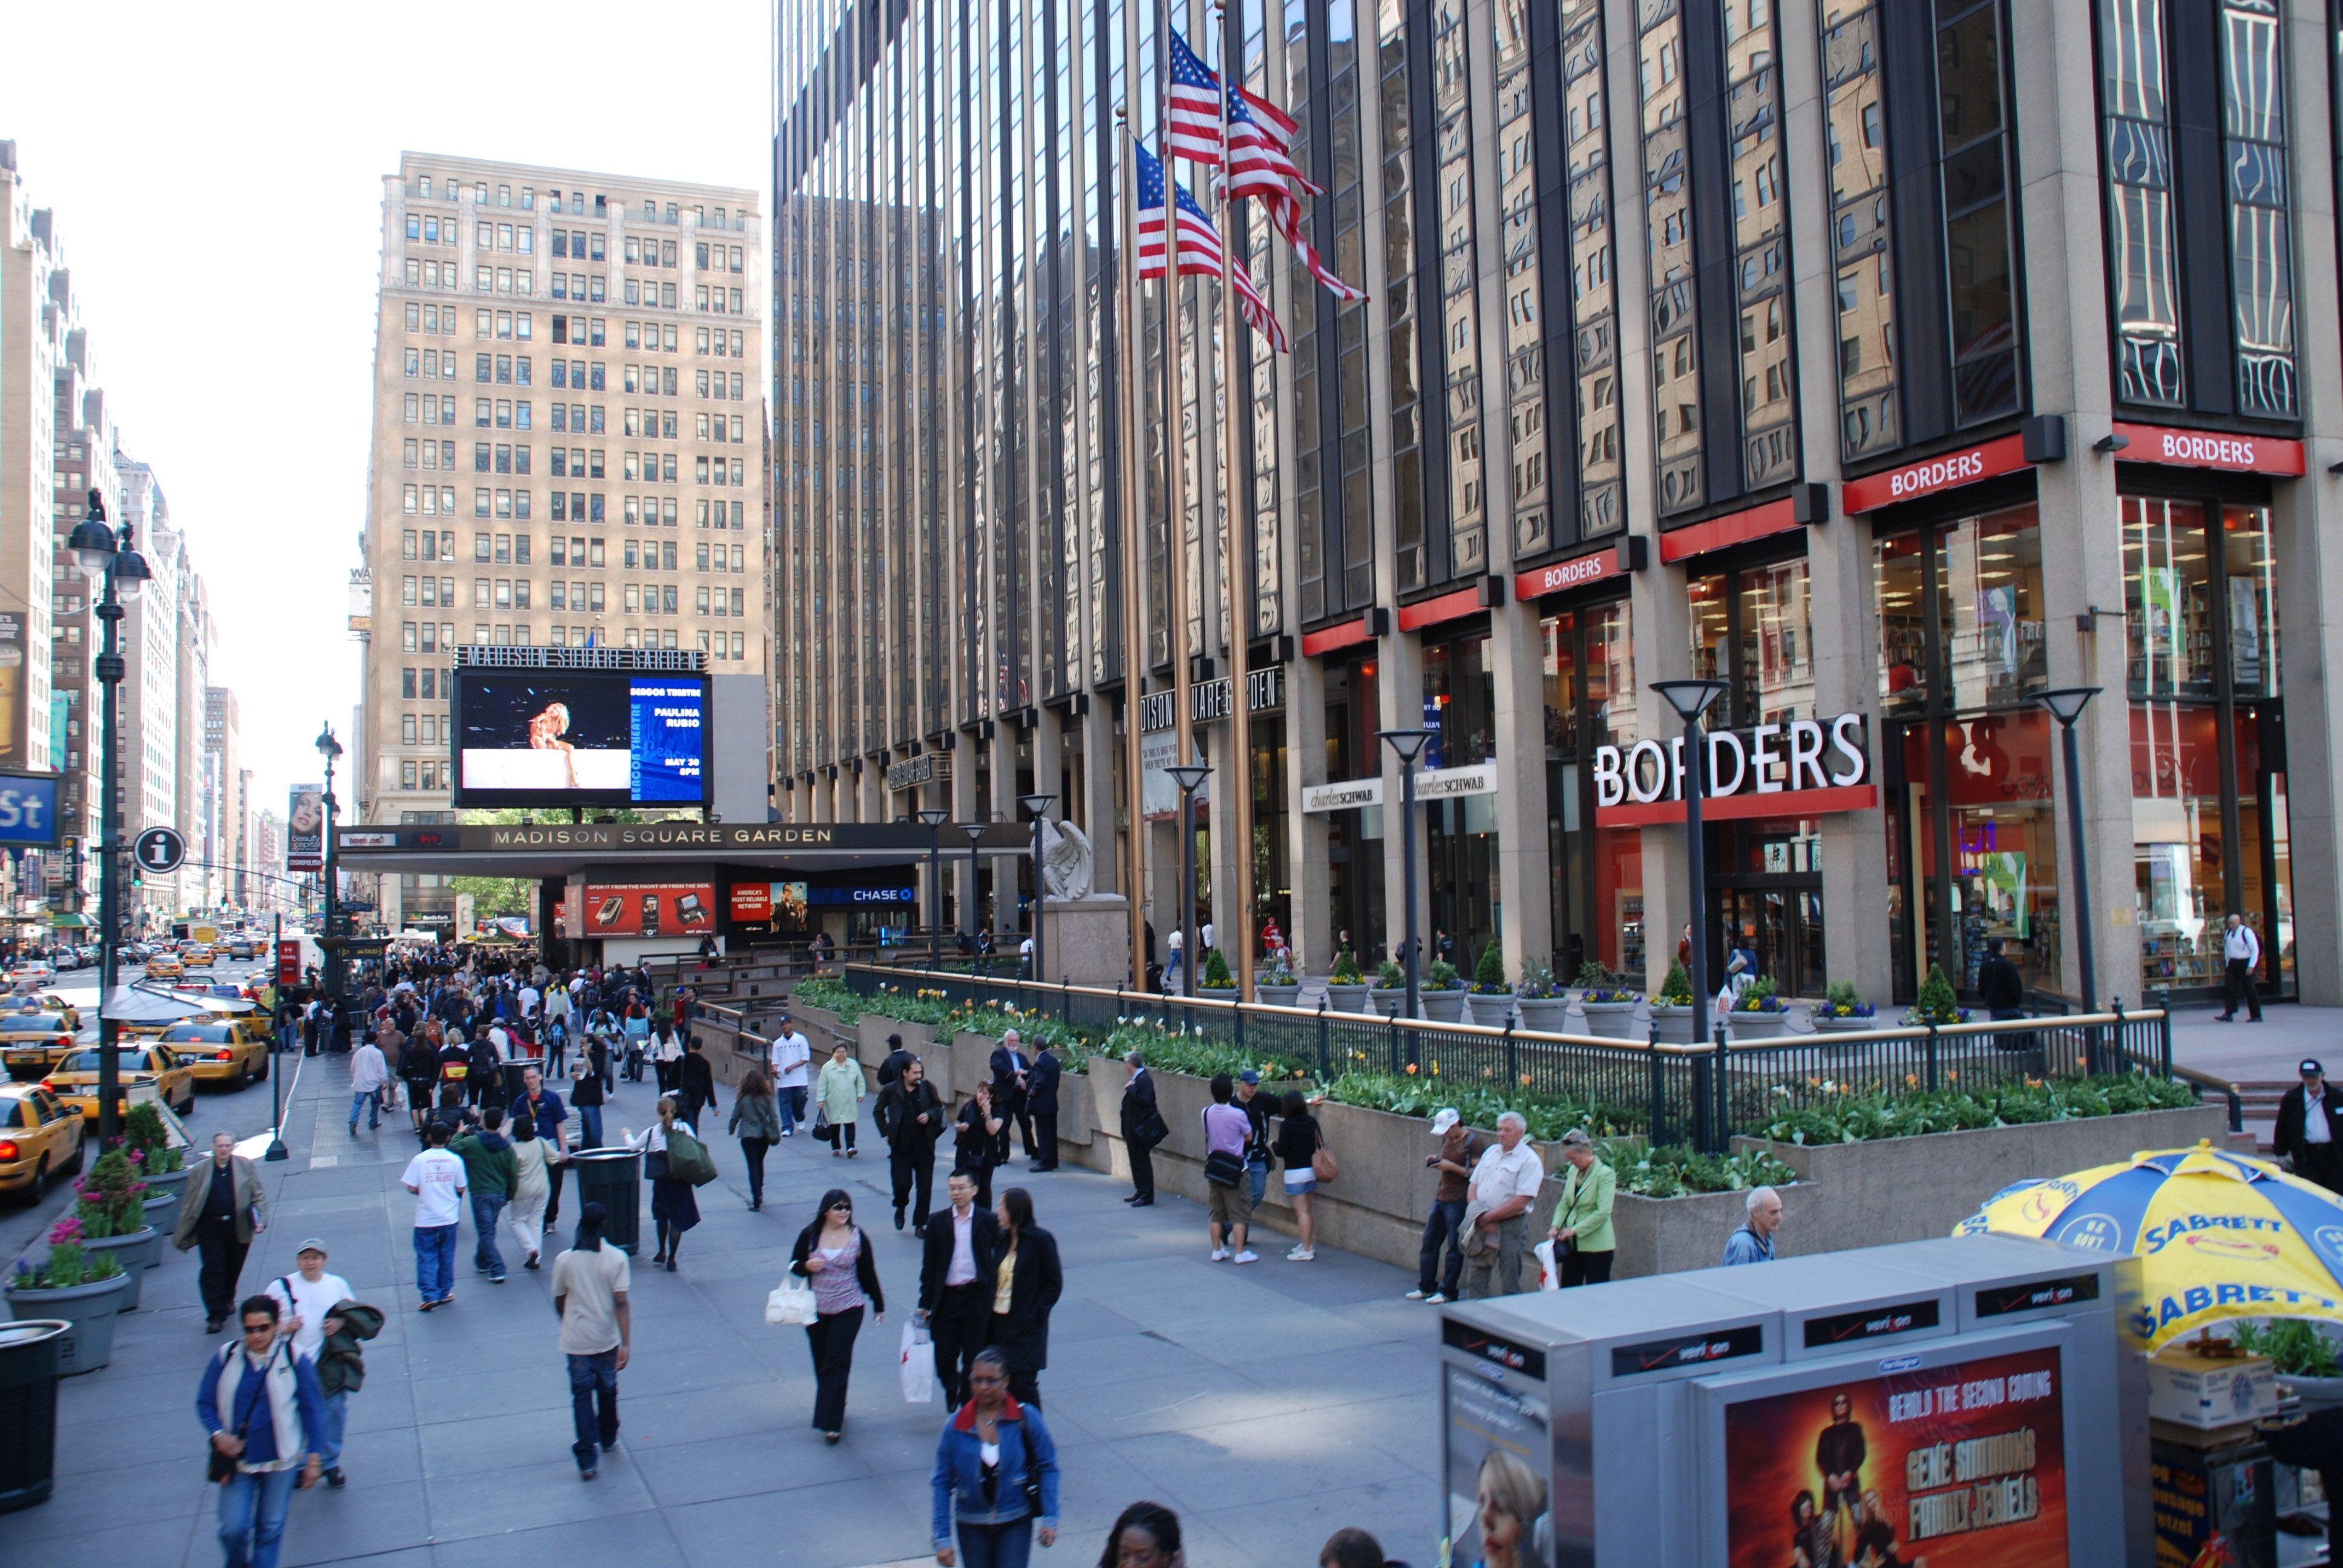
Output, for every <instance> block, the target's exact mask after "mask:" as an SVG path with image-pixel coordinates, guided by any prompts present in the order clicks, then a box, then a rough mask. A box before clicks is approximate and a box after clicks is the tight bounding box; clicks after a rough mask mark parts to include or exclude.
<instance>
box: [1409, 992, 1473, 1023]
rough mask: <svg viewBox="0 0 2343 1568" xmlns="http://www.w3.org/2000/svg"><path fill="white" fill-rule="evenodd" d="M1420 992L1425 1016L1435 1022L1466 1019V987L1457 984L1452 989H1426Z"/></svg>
mask: <svg viewBox="0 0 2343 1568" xmlns="http://www.w3.org/2000/svg"><path fill="white" fill-rule="evenodd" d="M1420 994H1421V995H1422V997H1423V1016H1424V1017H1425V1018H1427V1019H1429V1020H1432V1021H1433V1023H1463V1021H1464V988H1463V986H1457V987H1455V988H1454V989H1453V990H1425V991H1423V992H1421V993H1420Z"/></svg>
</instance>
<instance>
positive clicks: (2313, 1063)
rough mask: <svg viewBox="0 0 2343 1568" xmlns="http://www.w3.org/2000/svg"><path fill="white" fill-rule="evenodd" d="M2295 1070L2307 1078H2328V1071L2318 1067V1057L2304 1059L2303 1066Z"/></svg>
mask: <svg viewBox="0 0 2343 1568" xmlns="http://www.w3.org/2000/svg"><path fill="white" fill-rule="evenodd" d="M2295 1070H2296V1071H2297V1072H2298V1073H2300V1074H2301V1075H2302V1076H2303V1077H2305V1078H2324V1077H2326V1076H2327V1070H2326V1069H2325V1068H2323V1067H2321V1066H2319V1065H2318V1058H2317V1057H2312V1056H2306V1057H2304V1058H2303V1059H2302V1065H2301V1066H2300V1067H2298V1068H2296V1069H2295Z"/></svg>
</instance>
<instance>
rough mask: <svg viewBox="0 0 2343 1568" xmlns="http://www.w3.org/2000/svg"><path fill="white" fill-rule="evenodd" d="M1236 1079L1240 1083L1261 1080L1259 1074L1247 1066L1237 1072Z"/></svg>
mask: <svg viewBox="0 0 2343 1568" xmlns="http://www.w3.org/2000/svg"><path fill="white" fill-rule="evenodd" d="M1237 1081H1238V1082H1240V1083H1259V1082H1260V1081H1261V1074H1260V1073H1258V1072H1255V1071H1254V1070H1252V1068H1250V1067H1248V1068H1246V1069H1245V1070H1243V1071H1242V1072H1240V1073H1238V1074H1237Z"/></svg>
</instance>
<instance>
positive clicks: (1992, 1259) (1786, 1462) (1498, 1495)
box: [1440, 1236, 2153, 1568]
mask: <svg viewBox="0 0 2343 1568" xmlns="http://www.w3.org/2000/svg"><path fill="white" fill-rule="evenodd" d="M2125 1266H2126V1265H2125V1264H2124V1263H2123V1262H2122V1261H2120V1260H2118V1259H2115V1258H2112V1257H2110V1256H2108V1255H2107V1254H2105V1253H2098V1252H2087V1251H2077V1250H2074V1249H2070V1248H2066V1247H2062V1246H2057V1245H2055V1244H2052V1243H2049V1242H2045V1241H2025V1240H2019V1239H2016V1238H2010V1237H2000V1236H1978V1237H1962V1238H1947V1239H1946V1240H1942V1241H1915V1242H1908V1243H1905V1244H1902V1245H1898V1246H1892V1247H1872V1248H1866V1249H1863V1250H1860V1251H1848V1252H1829V1253H1824V1254H1821V1255H1817V1256H1813V1257H1802V1258H1787V1259H1783V1260H1781V1261H1777V1262H1772V1263H1764V1264H1758V1265H1755V1266H1751V1267H1746V1268H1738V1269H1705V1270H1699V1271H1693V1272H1689V1273H1682V1274H1667V1275H1660V1276H1656V1277H1653V1278H1649V1279H1640V1280H1625V1281H1620V1282H1614V1283H1611V1284H1605V1285H1597V1286H1590V1287H1586V1288H1584V1289H1580V1290H1573V1291H1556V1292H1534V1293H1531V1294H1525V1295H1519V1296H1508V1297H1504V1298H1502V1299H1499V1300H1496V1301H1485V1302H1461V1303H1458V1304H1455V1305H1452V1306H1447V1307H1443V1309H1442V1312H1443V1322H1442V1325H1441V1368H1440V1375H1441V1391H1442V1400H1443V1428H1442V1430H1443V1473H1444V1475H1445V1476H1446V1480H1447V1485H1446V1499H1445V1503H1444V1506H1445V1509H1446V1512H1447V1517H1446V1519H1445V1521H1444V1522H1443V1527H1442V1528H1443V1534H1444V1535H1445V1536H1446V1537H1447V1540H1448V1543H1449V1546H1448V1553H1447V1559H1446V1560H1448V1561H1450V1562H1453V1563H1483V1562H1488V1563H1499V1562H1503V1563H1515V1564H1519V1565H1521V1568H1533V1565H1534V1568H1587V1565H1591V1564H1597V1563H1599V1564H1603V1565H1604V1568H1611V1565H1614V1564H1634V1568H1785V1564H1789V1563H1795V1562H1798V1561H1800V1560H1802V1559H1803V1561H1805V1562H1807V1563H1815V1564H1823V1563H1849V1564H1852V1563H1865V1562H1873V1563H1913V1562H1916V1561H1918V1560H1921V1559H1925V1560H1926V1563H1927V1564H1928V1568H2117V1565H2118V1564H2137V1565H2139V1568H2145V1565H2146V1564H2147V1563H2150V1562H2152V1561H2153V1542H2152V1540H2151V1539H2150V1537H2149V1523H2150V1522H2149V1516H2148V1512H2147V1412H2146V1409H2145V1391H2144V1384H2143V1383H2142V1382H2141V1380H2140V1379H2139V1378H2138V1376H2137V1371H2136V1369H2135V1370H2134V1371H2133V1372H2131V1375H2129V1376H2128V1377H2127V1376H2126V1375H2125V1368H2124V1365H2123V1362H2121V1360H2120V1357H2121V1356H2122V1355H2123V1354H2124V1352H2122V1351H2121V1350H2120V1349H2119V1345H2118V1335H2117V1318H2118V1313H2119V1311H2120V1302H2119V1298H2120V1294H2121V1292H2120V1289H2119V1284H2120V1281H2119V1273H2120V1271H2122V1270H2123V1268H2124V1267H2125Z"/></svg>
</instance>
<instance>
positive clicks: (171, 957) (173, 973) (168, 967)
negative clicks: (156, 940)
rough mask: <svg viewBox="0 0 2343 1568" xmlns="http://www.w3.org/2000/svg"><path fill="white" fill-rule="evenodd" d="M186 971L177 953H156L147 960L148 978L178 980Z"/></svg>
mask: <svg viewBox="0 0 2343 1568" xmlns="http://www.w3.org/2000/svg"><path fill="white" fill-rule="evenodd" d="M186 972H187V971H186V967H185V966H184V965H182V964H181V963H180V962H179V960H178V955H176V953H156V955H155V956H154V957H153V958H150V959H148V960H146V978H147V979H148V980H176V979H178V978H179V977H180V976H181V975H183V974H185V973H186Z"/></svg>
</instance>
